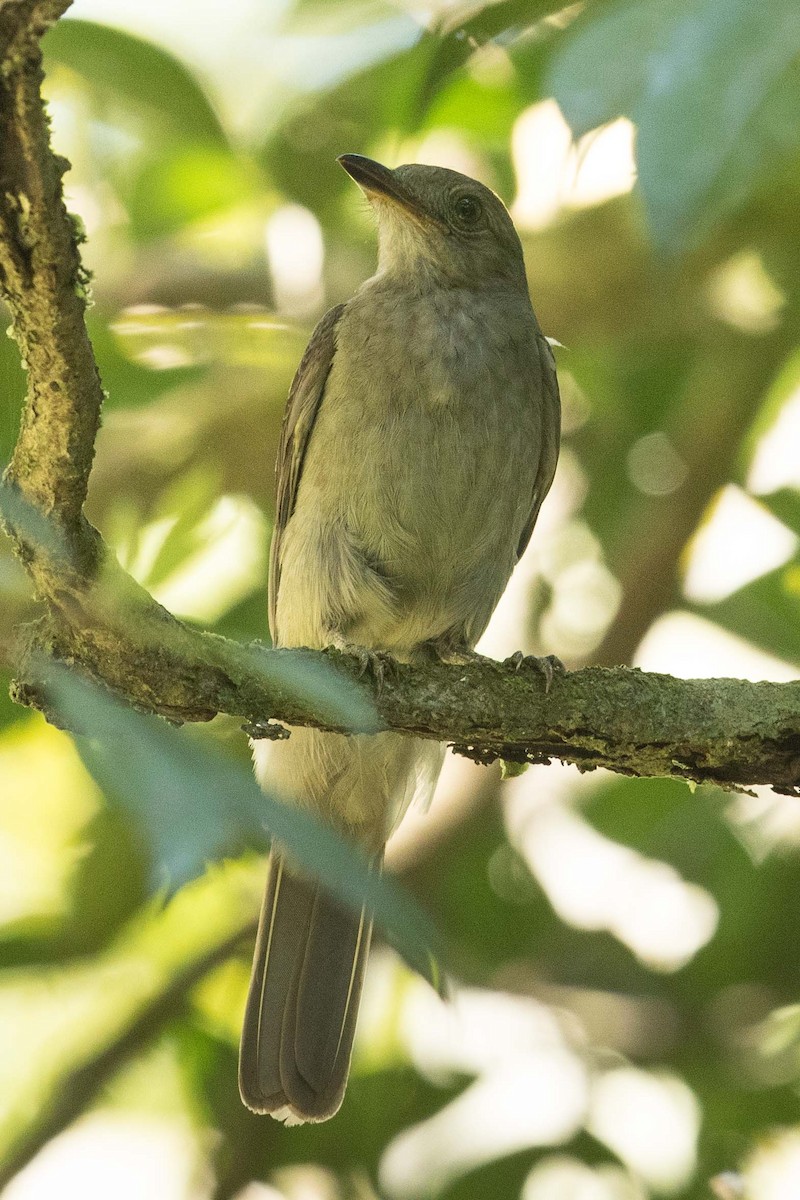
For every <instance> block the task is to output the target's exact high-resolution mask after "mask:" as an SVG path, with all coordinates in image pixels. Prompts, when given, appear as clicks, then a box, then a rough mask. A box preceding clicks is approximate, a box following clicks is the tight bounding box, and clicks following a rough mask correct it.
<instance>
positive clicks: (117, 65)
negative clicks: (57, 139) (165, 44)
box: [43, 18, 228, 149]
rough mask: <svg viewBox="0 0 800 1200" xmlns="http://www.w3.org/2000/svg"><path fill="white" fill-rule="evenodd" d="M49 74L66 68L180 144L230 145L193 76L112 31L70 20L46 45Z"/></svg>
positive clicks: (148, 46)
mask: <svg viewBox="0 0 800 1200" xmlns="http://www.w3.org/2000/svg"><path fill="white" fill-rule="evenodd" d="M43 45H44V51H45V61H46V63H47V64H48V68H49V67H50V66H51V65H52V64H53V63H61V64H62V65H63V66H66V67H69V68H70V69H71V70H73V71H76V72H77V73H78V74H79V75H82V76H83V77H84V78H85V79H86V81H87V83H88V84H89V85H90V87H91V88H92V89H94V90H95V91H96V92H97V93H98V94H99V95H100V96H103V95H104V94H105V95H108V94H112V95H113V96H115V97H116V98H118V99H120V100H122V101H124V102H125V104H126V105H127V106H129V107H131V106H132V107H134V108H136V109H139V110H141V111H143V112H144V113H145V114H147V115H148V116H149V117H150V119H151V120H153V121H155V122H156V123H157V124H158V125H159V126H160V128H161V132H162V136H163V135H166V136H169V137H170V138H172V139H175V140H176V141H182V142H190V143H194V144H195V145H202V146H209V147H216V148H218V149H223V148H224V147H226V146H227V144H228V141H227V137H226V135H225V132H224V130H223V128H222V125H221V124H220V121H219V118H218V117H217V114H216V113H215V111H214V109H213V107H212V105H211V103H210V101H209V99H208V97H207V96H206V94H205V92H204V91H203V89H202V87H201V86H200V84H199V83H198V82H197V80H196V78H195V77H194V75H193V74H192V73H191V71H189V69H188V68H187V67H185V66H184V65H183V64H182V63H181V62H179V61H178V59H177V58H175V57H174V56H173V55H172V54H170V53H169V51H167V50H164V49H163V48H162V47H161V46H157V45H155V44H154V43H153V42H148V41H145V40H144V39H143V38H138V37H135V36H134V35H133V34H131V33H124V32H123V31H122V30H120V29H114V28H112V27H111V26H109V25H99V24H96V23H95V22H94V21H82V20H75V19H72V18H69V19H67V20H63V21H59V22H58V23H57V24H55V25H53V26H52V28H51V29H49V30H48V32H47V34H46V36H45V39H44V43H43Z"/></svg>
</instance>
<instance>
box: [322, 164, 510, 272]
mask: <svg viewBox="0 0 800 1200" xmlns="http://www.w3.org/2000/svg"><path fill="white" fill-rule="evenodd" d="M338 161H339V162H340V163H341V165H342V166H343V167H344V169H345V171H347V173H348V175H350V176H351V177H352V178H353V179H354V180H355V181H356V183H357V184H358V186H359V187H360V188H361V190H362V191H363V192H364V194H365V196H366V197H367V199H368V200H369V201H370V204H371V205H372V207H373V209H374V211H375V214H376V217H377V220H378V248H379V251H378V252H379V269H380V270H381V271H384V272H389V271H392V272H399V273H403V274H408V275H409V276H411V277H412V278H416V279H417V280H419V282H420V283H424V281H426V280H429V281H431V282H434V283H442V284H446V285H449V286H452V287H480V286H483V285H487V284H488V285H490V286H491V285H492V284H493V283H497V282H502V283H507V284H511V285H516V286H523V287H524V286H526V285H525V264H524V261H523V257H522V246H521V245H520V241H519V237H518V236H517V231H516V229H515V228H514V225H513V222H512V220H511V217H510V216H509V215H508V211H507V209H506V207H505V205H504V204H503V202H502V200H500V199H499V198H498V197H497V196H495V194H494V192H492V191H490V190H489V188H487V187H484V185H483V184H482V183H478V182H477V180H475V179H470V178H469V176H468V175H461V174H459V172H458V171H449V170H447V169H446V168H445V167H428V166H422V165H420V164H417V163H413V164H410V165H408V166H403V167H395V169H394V170H393V171H392V170H390V169H389V168H388V167H384V166H383V165H382V164H381V163H379V162H375V161H374V160H373V159H371V158H365V157H364V156H363V155H361V154H342V155H341V156H340V158H339V160H338Z"/></svg>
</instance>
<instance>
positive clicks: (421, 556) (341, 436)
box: [279, 396, 539, 653]
mask: <svg viewBox="0 0 800 1200" xmlns="http://www.w3.org/2000/svg"><path fill="white" fill-rule="evenodd" d="M503 399H504V400H505V403H503V402H500V401H496V402H495V403H494V404H491V405H487V404H485V403H479V402H478V401H480V400H481V397H480V396H478V397H476V402H475V403H473V404H472V405H470V404H468V403H464V402H463V399H462V402H461V403H460V404H458V405H455V404H438V405H426V404H419V403H417V404H415V405H408V406H405V407H396V408H395V409H394V410H393V411H387V410H384V411H383V412H382V413H381V414H380V418H379V419H365V414H364V413H363V410H362V411H356V410H355V408H354V406H352V405H348V404H346V403H345V404H340V405H338V406H337V411H336V414H335V416H336V419H335V420H331V421H330V424H329V425H328V423H327V422H323V421H321V422H320V425H319V428H318V429H317V430H316V431H315V439H314V443H313V444H312V446H311V447H310V453H309V456H308V460H307V462H306V466H305V469H304V475H303V480H302V483H301V488H300V494H299V495H298V505H297V510H296V512H295V515H294V517H293V518H292V520H291V521H290V524H289V528H288V529H287V532H286V543H287V544H286V551H285V555H284V569H283V572H282V579H281V596H280V597H279V609H283V610H284V612H285V613H287V616H288V608H289V607H291V609H292V612H293V614H294V617H293V623H294V624H297V623H298V621H299V622H300V623H302V625H303V626H304V629H303V631H302V636H301V632H300V631H299V630H296V631H294V632H293V633H292V634H291V635H290V637H291V640H292V641H294V642H295V644H297V642H298V641H302V642H303V643H304V644H309V641H310V640H311V638H310V634H311V633H312V632H313V633H314V635H315V636H314V643H320V644H321V643H324V642H325V641H330V640H331V635H332V634H333V633H335V634H336V635H337V636H339V637H341V638H342V639H343V640H346V641H351V642H354V643H358V644H361V645H367V646H371V647H374V648H380V649H386V650H390V651H394V652H400V653H402V652H403V651H404V650H409V649H411V648H413V647H414V646H416V645H418V644H419V643H421V642H424V641H428V640H430V639H435V638H439V637H442V636H446V635H448V634H449V633H451V632H452V633H453V634H454V636H455V637H456V639H457V640H460V641H466V642H467V643H471V644H474V642H475V641H476V640H477V638H478V637H479V636H480V633H481V632H482V630H483V628H484V626H485V624H486V622H487V621H488V618H489V616H490V615H491V611H492V609H493V608H494V606H495V604H496V603H497V600H498V599H499V597H500V595H501V593H502V591H503V588H504V587H505V584H506V582H507V580H508V577H509V575H510V574H511V571H512V569H513V566H514V562H515V560H516V549H517V546H518V543H519V538H520V535H521V531H522V528H523V526H524V524H525V521H526V519H527V516H528V513H529V511H530V505H531V496H532V490H533V480H534V477H535V473H536V465H537V461H538V441H539V439H538V427H537V426H536V414H535V412H534V409H533V406H528V411H527V413H526V412H525V406H524V405H520V402H519V397H514V396H506V397H504V398H503ZM521 408H522V409H523V414H522V418H521V416H520V409H521ZM323 413H324V407H323ZM326 426H327V428H326ZM317 434H319V435H322V436H320V437H319V438H318V437H317ZM293 527H294V528H293ZM293 543H294V544H293ZM301 544H302V548H301ZM301 558H302V559H303V560H305V561H304V562H303V563H301V562H300V561H294V562H292V561H291V560H292V559H296V560H299V559H301ZM293 576H294V580H293V579H292V577H293ZM312 579H314V580H315V581H316V582H315V583H314V584H313V586H312V585H311V583H310V581H311V580H312ZM304 581H305V582H304ZM284 592H286V595H285V597H284V595H283V593H284ZM323 593H324V594H323ZM301 614H302V616H301ZM280 618H281V613H280V611H279V627H281V626H283V628H281V630H280V632H281V640H284V641H286V640H287V639H286V638H285V636H284V629H285V627H286V620H283V621H281V619H280ZM309 622H310V623H311V625H312V626H313V629H310V628H309Z"/></svg>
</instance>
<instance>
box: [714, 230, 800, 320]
mask: <svg viewBox="0 0 800 1200" xmlns="http://www.w3.org/2000/svg"><path fill="white" fill-rule="evenodd" d="M708 300H709V306H710V308H711V311H712V312H713V313H714V315H715V316H717V317H719V319H720V320H721V321H725V322H726V323H727V324H728V325H733V326H734V327H735V328H736V329H741V330H743V331H744V332H745V333H755V334H758V333H769V331H770V330H771V329H774V328H775V326H776V325H777V324H778V321H779V320H780V313H781V309H782V308H783V306H784V304H785V303H786V297H785V296H784V295H783V293H782V292H781V291H779V289H778V288H777V287H776V286H775V284H774V283H773V281H772V279H770V277H769V275H768V274H767V272H766V270H765V268H764V264H763V262H762V261H761V258H760V256H759V255H758V254H757V253H756V252H755V251H754V250H743V251H742V252H741V253H740V254H736V255H734V257H733V258H729V259H728V261H727V262H726V263H723V264H722V266H721V267H720V268H719V269H718V270H717V271H716V272H715V273H714V275H712V277H711V280H710V282H709V285H708Z"/></svg>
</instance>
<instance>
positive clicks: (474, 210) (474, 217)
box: [453, 196, 483, 229]
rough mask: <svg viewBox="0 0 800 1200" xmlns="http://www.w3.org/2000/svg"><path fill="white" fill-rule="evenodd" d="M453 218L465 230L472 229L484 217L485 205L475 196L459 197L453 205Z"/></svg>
mask: <svg viewBox="0 0 800 1200" xmlns="http://www.w3.org/2000/svg"><path fill="white" fill-rule="evenodd" d="M453 216H454V217H455V219H456V221H457V222H458V224H459V225H461V226H462V227H463V228H465V229H472V228H474V227H475V226H476V225H477V224H478V222H479V221H480V219H481V217H482V216H483V205H482V204H481V202H480V200H476V199H475V197H474V196H459V198H458V199H457V200H456V202H455V204H454V205H453Z"/></svg>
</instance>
